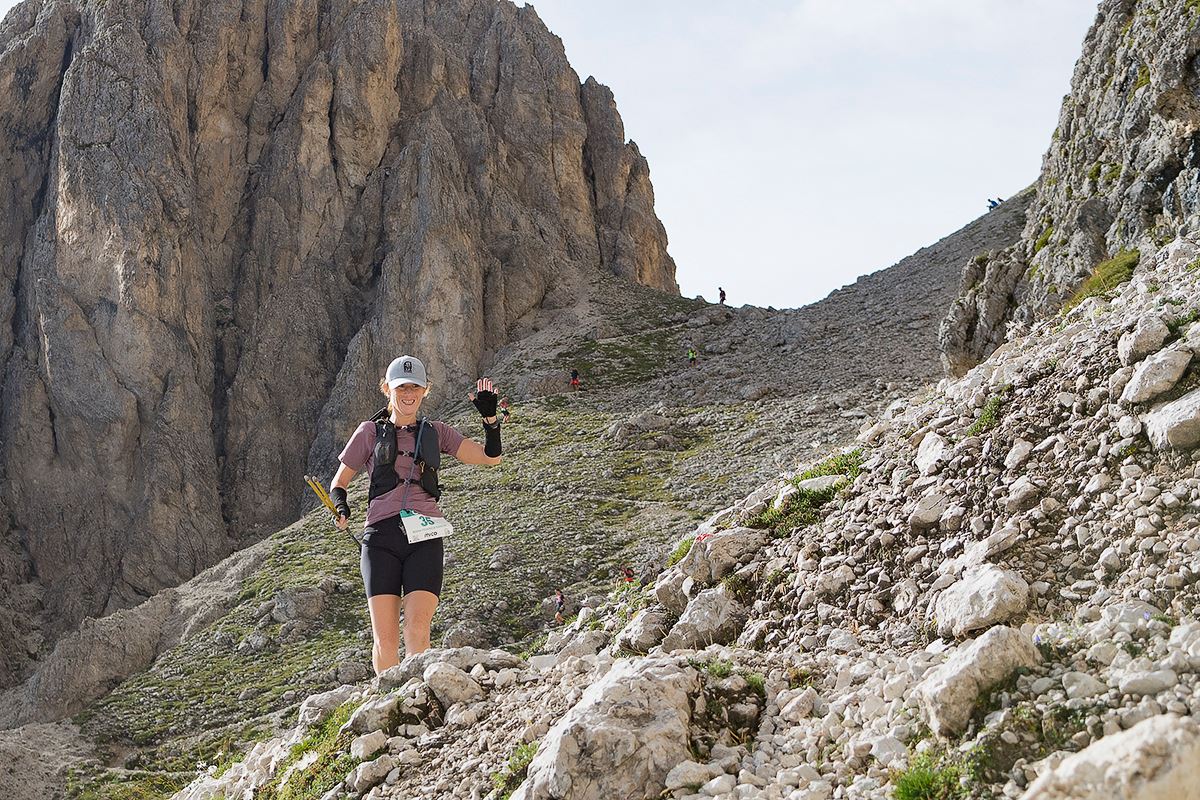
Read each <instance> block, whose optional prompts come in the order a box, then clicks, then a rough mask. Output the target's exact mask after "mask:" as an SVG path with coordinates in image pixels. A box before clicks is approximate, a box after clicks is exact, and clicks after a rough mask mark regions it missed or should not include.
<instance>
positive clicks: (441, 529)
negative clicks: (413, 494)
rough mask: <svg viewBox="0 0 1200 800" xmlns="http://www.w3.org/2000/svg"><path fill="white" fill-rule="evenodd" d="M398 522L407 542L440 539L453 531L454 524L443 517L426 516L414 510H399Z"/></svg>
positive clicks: (414, 542)
mask: <svg viewBox="0 0 1200 800" xmlns="http://www.w3.org/2000/svg"><path fill="white" fill-rule="evenodd" d="M400 522H401V524H403V525H404V535H405V536H406V537H407V538H408V543H409V544H416V543H417V542H424V541H426V540H428V539H441V538H443V537H446V536H449V535H450V534H452V533H454V526H453V525H451V524H450V523H449V522H448V521H447V520H446V518H445V517H427V516H425V515H424V514H418V513H417V512H415V511H401V512H400Z"/></svg>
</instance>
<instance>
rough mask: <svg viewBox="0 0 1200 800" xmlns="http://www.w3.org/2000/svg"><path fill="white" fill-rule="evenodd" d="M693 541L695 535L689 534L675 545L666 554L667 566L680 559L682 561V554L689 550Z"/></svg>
mask: <svg viewBox="0 0 1200 800" xmlns="http://www.w3.org/2000/svg"><path fill="white" fill-rule="evenodd" d="M695 541H696V537H695V536H689V537H687V538H686V539H684V540H683V541H681V542H680V543H679V544H677V545H675V549H674V550H672V551H671V555H669V556H667V566H668V567H673V566H675V565H676V564H678V563H679V562H680V561H683V558H684V556H686V555H687V554H688V553H690V552H691V550H692V544H693V543H694V542H695Z"/></svg>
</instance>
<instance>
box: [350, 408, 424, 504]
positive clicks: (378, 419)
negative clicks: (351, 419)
mask: <svg viewBox="0 0 1200 800" xmlns="http://www.w3.org/2000/svg"><path fill="white" fill-rule="evenodd" d="M371 421H372V422H374V423H375V452H374V458H375V464H374V466H373V467H372V468H371V490H370V492H369V493H368V495H367V502H370V501H371V500H374V499H375V498H376V497H379V496H380V495H382V494H387V493H388V492H390V491H391V490H392V489H395V488H396V487H397V486H399V485H400V484H402V483H410V484H411V483H416V484H419V485H420V487H421V488H422V489H424V490H425V491H426V492H427V493H428V494H429V496H430V497H432V498H433V499H434V500H440V499H441V497H442V487H441V486H440V485H439V484H438V468H439V467H440V466H441V464H442V451H441V450H440V449H439V448H438V433H437V428H435V427H434V426H433V423H432V422H430V421H429V420H427V419H425V418H424V417H422V418H421V419H419V420H417V424H416V425H409V426H405V427H407V428H408V430H414V431H416V444H415V448H416V451H415V452H407V451H406V452H405V453H404V455H406V456H410V457H412V459H413V460H414V461H415V462H416V468H415V469H414V470H413V472H415V473H416V475H417V477H415V478H413V477H409V476H405V477H403V478H401V477H400V476H399V475H398V474H397V473H396V456H397V455H399V453H398V452H397V451H396V426H395V424H394V423H393V422H392V420H391V418H390V415H389V414H388V410H387V409H386V408H384V409H383V410H381V411H380V412H379V413H378V414H376V415H375V416H373V417H371Z"/></svg>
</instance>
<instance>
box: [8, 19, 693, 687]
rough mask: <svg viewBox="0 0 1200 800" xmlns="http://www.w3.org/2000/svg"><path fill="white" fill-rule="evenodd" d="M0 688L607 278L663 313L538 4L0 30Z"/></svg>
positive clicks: (635, 167)
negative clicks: (536, 315)
mask: <svg viewBox="0 0 1200 800" xmlns="http://www.w3.org/2000/svg"><path fill="white" fill-rule="evenodd" d="M0 118H2V124H0V156H2V162H0V163H3V167H2V168H0V364H2V365H3V372H2V381H3V383H2V394H3V404H2V405H3V408H2V412H0V485H3V486H4V491H3V493H2V496H0V539H2V540H3V543H2V544H0V585H2V586H3V592H2V595H3V597H4V598H5V599H4V601H3V604H2V606H0V653H2V654H3V655H2V656H0V685H7V684H11V683H12V682H13V680H14V679H16V678H17V677H19V676H20V674H21V673H22V672H23V671H24V670H25V669H26V668H27V661H28V657H29V656H32V655H36V653H37V652H38V651H39V650H40V649H41V648H42V647H43V646H44V641H43V638H42V637H43V635H44V634H49V635H50V637H53V636H54V635H56V634H57V633H58V632H61V631H62V630H65V629H67V628H69V627H71V626H73V624H74V623H75V622H77V621H78V620H79V619H80V618H82V617H84V616H85V615H98V614H101V613H105V612H109V611H112V610H115V609H117V608H121V607H124V606H127V605H130V604H132V603H134V602H136V601H138V600H140V599H143V598H145V597H147V596H149V595H150V594H152V593H153V592H155V591H156V590H158V589H160V588H162V587H164V586H171V585H175V584H177V583H178V582H180V581H181V580H183V579H186V578H187V577H189V576H191V575H194V574H196V573H197V572H198V571H199V570H200V569H202V568H203V567H205V566H207V565H209V564H211V563H213V562H215V561H216V560H217V559H218V558H219V557H221V556H222V555H224V554H226V553H228V552H229V551H230V550H232V549H234V548H236V547H237V546H238V543H239V542H242V541H245V540H246V539H247V538H249V537H252V536H254V535H256V534H257V533H260V532H262V531H263V530H265V529H267V528H274V527H278V526H279V524H280V523H283V522H286V521H288V520H291V519H294V518H295V515H296V513H297V511H298V507H299V498H300V493H301V489H302V488H303V484H302V483H301V482H300V480H299V477H300V475H301V474H302V473H303V472H304V471H305V470H306V468H309V467H310V466H313V467H316V466H320V467H325V466H327V465H328V464H329V463H330V461H331V459H332V455H333V454H334V453H335V452H336V448H337V447H338V446H339V445H340V443H341V440H342V439H343V438H344V436H345V435H346V433H347V431H349V430H350V429H351V427H352V425H353V423H354V421H356V420H358V419H361V418H362V417H363V415H364V414H366V413H367V412H368V411H370V410H371V409H372V408H373V407H375V406H376V405H377V403H378V398H377V396H376V395H375V391H376V390H375V388H374V387H375V383H376V381H377V379H378V375H379V374H380V373H381V371H382V369H383V367H384V365H386V363H387V361H388V360H389V359H390V358H391V357H393V356H394V355H395V354H397V353H399V352H402V351H411V352H416V353H420V354H422V355H423V356H425V357H426V358H427V361H428V363H429V364H430V365H431V367H432V372H433V375H432V378H433V380H434V381H435V383H436V384H437V386H438V388H439V389H440V390H442V391H444V390H445V388H447V387H449V386H451V385H453V384H455V383H457V382H461V381H462V380H464V379H467V378H470V377H471V376H473V375H474V374H475V373H476V371H477V370H478V369H480V368H481V366H486V364H487V362H488V359H489V358H490V353H491V352H492V351H493V350H494V349H495V348H497V347H498V346H500V345H501V344H503V342H504V341H505V340H506V336H507V331H508V329H509V327H510V326H511V325H512V324H513V323H514V322H515V321H516V320H518V319H519V318H520V317H522V315H525V314H526V313H527V312H529V311H531V310H533V309H535V308H539V307H540V308H547V307H550V308H552V307H554V306H557V305H562V304H563V303H565V302H566V301H567V300H568V299H569V298H570V297H571V294H572V291H573V287H574V286H575V285H577V284H578V283H579V282H580V280H581V279H583V278H586V276H588V275H589V274H593V273H595V272H596V271H598V270H603V271H608V272H612V273H615V274H618V275H622V276H625V277H628V278H629V279H630V280H634V281H637V282H639V283H642V284H645V285H648V286H651V287H655V288H658V289H662V290H665V291H669V292H677V291H678V289H677V286H676V283H675V278H674V263H673V262H672V260H671V258H670V256H669V255H668V254H667V250H666V234H665V231H664V230H663V227H662V225H661V224H660V223H659V221H658V219H657V218H656V217H655V215H654V210H653V207H654V199H653V190H652V188H651V185H650V179H649V171H648V167H647V164H646V160H645V159H644V158H643V157H642V156H641V154H640V153H639V151H638V150H637V147H636V146H635V145H634V144H633V143H632V142H627V141H626V140H625V134H624V130H623V126H622V123H621V118H620V116H619V114H618V113H617V110H616V107H615V105H614V102H613V99H612V94H611V92H609V90H608V89H606V88H605V87H603V86H601V85H600V84H598V83H596V82H595V81H593V80H591V79H589V80H588V81H587V83H585V84H582V85H581V84H580V81H579V78H578V76H577V75H576V74H575V72H574V71H573V70H572V69H571V66H570V64H569V63H568V62H567V59H566V56H565V53H564V50H563V46H562V43H561V42H560V41H559V39H558V38H557V37H556V36H554V35H553V34H551V33H550V32H549V31H548V30H547V29H546V27H545V25H544V24H543V23H542V22H541V20H540V19H539V18H538V17H537V14H536V12H535V11H534V10H533V9H532V8H531V7H524V8H517V7H516V6H515V5H513V4H511V3H509V2H495V1H494V0H452V1H450V2H439V3H436V4H433V3H425V2H416V0H398V2H383V1H382V0H362V1H359V2H351V1H350V0H300V1H299V2H292V1H287V2H285V1H284V0H245V2H242V1H241V0H238V1H237V2H233V1H232V0H204V1H203V2H201V0H173V1H172V2H167V1H166V0H109V1H108V2H91V1H89V0H26V1H25V2H24V3H22V4H21V5H19V6H17V7H16V8H15V9H13V11H12V12H11V13H10V14H9V15H8V17H7V18H6V19H5V20H4V22H3V25H0Z"/></svg>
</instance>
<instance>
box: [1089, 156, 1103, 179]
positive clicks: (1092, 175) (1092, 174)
mask: <svg viewBox="0 0 1200 800" xmlns="http://www.w3.org/2000/svg"><path fill="white" fill-rule="evenodd" d="M1101 169H1102V167H1101V166H1100V162H1099V161H1097V162H1096V163H1095V164H1092V168H1091V169H1089V170H1088V172H1087V176H1088V179H1089V180H1092V181H1098V180H1100V170H1101Z"/></svg>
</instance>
